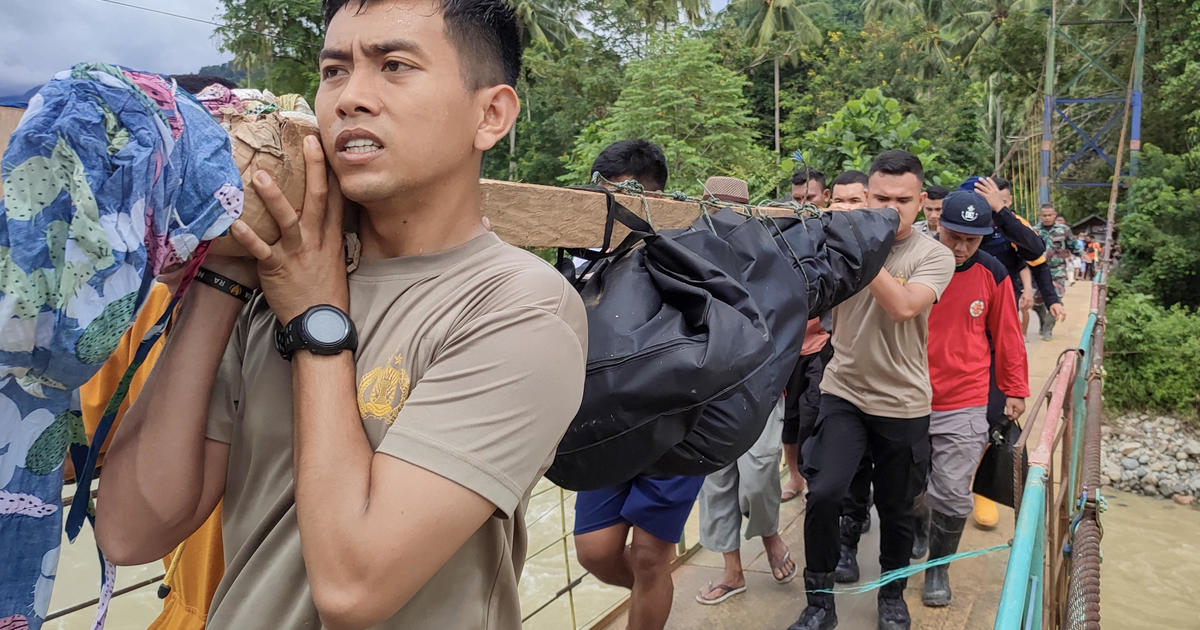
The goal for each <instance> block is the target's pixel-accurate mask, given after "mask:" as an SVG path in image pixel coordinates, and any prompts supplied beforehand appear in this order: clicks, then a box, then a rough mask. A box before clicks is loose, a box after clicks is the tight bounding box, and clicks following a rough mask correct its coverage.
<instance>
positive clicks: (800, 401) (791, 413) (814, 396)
mask: <svg viewBox="0 0 1200 630" xmlns="http://www.w3.org/2000/svg"><path fill="white" fill-rule="evenodd" d="M831 358H833V344H832V343H829V342H825V347H824V348H821V350H820V351H818V352H814V353H813V354H806V355H804V356H802V357H800V360H799V361H797V362H796V367H795V368H794V369H793V370H792V375H791V377H789V378H788V383H787V390H786V392H785V396H784V399H783V443H784V444H803V443H804V441H805V440H807V439H808V437H809V436H810V435H812V432H813V427H814V426H816V424H817V407H818V405H819V404H820V402H821V377H822V376H823V375H824V374H825V365H826V364H827V363H829V359H831ZM799 459H800V468H801V470H803V469H804V458H803V457H799Z"/></svg>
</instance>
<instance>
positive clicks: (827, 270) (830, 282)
mask: <svg viewBox="0 0 1200 630" xmlns="http://www.w3.org/2000/svg"><path fill="white" fill-rule="evenodd" d="M899 223H900V216H899V214H897V213H896V212H895V211H894V210H854V211H848V212H825V213H821V214H819V215H818V216H814V217H806V218H802V217H784V218H773V217H768V216H763V217H758V218H749V217H746V216H744V215H741V214H738V213H736V212H734V211H733V210H730V209H728V208H726V209H723V210H720V211H718V212H717V213H715V214H713V215H712V216H711V217H709V218H704V217H701V218H700V219H699V220H697V221H696V222H695V223H694V224H693V226H692V234H700V233H704V232H706V231H709V230H711V231H714V232H715V233H716V234H717V235H718V236H720V237H721V239H722V240H723V241H724V242H725V244H726V245H727V246H729V248H731V249H732V250H733V251H734V254H735V255H736V257H737V259H738V260H739V261H740V262H741V268H740V269H739V270H736V271H737V273H738V275H739V276H740V277H741V281H742V285H743V286H745V287H746V290H747V291H749V292H750V295H751V297H753V298H754V300H755V302H756V303H757V304H758V307H759V310H760V311H761V312H762V313H763V316H764V318H765V320H766V322H767V326H768V329H769V330H770V331H771V340H772V345H773V353H772V356H771V358H770V359H769V360H768V361H767V363H766V364H764V365H763V367H762V368H760V369H759V370H758V371H756V372H755V373H754V374H752V375H751V376H750V378H748V379H746V380H745V381H744V382H743V383H742V384H740V385H738V386H737V387H736V388H734V389H733V390H732V391H731V392H730V394H729V395H728V396H726V397H724V398H721V399H719V400H715V401H713V402H711V403H709V404H707V405H705V406H704V410H703V412H702V413H701V415H700V418H699V419H698V420H697V422H696V424H695V426H693V427H692V430H691V431H690V432H689V433H688V435H687V436H686V437H685V438H684V439H683V441H681V442H680V443H679V444H677V445H675V446H673V447H672V448H671V449H670V450H669V451H667V453H666V454H665V455H664V456H663V457H662V458H661V459H659V460H658V461H657V462H655V464H654V465H653V466H652V467H651V468H649V469H648V470H647V471H646V472H647V473H648V474H654V475H706V474H709V473H712V472H715V471H717V470H720V469H721V468H724V467H725V466H728V465H729V464H732V463H733V462H734V461H736V460H737V458H738V457H740V456H741V455H742V454H743V453H745V452H746V451H747V450H749V449H750V447H751V446H753V445H754V442H755V441H757V440H758V437H759V435H760V434H761V433H762V431H763V428H764V427H765V426H766V422H767V418H768V417H769V416H770V413H771V410H772V409H773V408H774V407H775V404H776V402H777V401H778V399H779V397H780V396H781V395H782V394H783V390H784V387H785V386H786V384H787V379H788V377H789V376H790V375H791V373H792V370H793V368H794V367H795V365H796V362H797V361H798V360H799V358H800V348H801V346H802V345H803V343H804V332H805V330H806V328H807V326H808V319H809V316H806V315H810V316H817V315H819V314H821V313H824V312H827V311H828V310H829V309H831V308H833V307H834V306H836V305H837V304H839V303H841V302H842V301H844V300H846V299H847V298H849V297H850V296H852V295H854V294H855V293H857V292H858V291H860V290H861V289H863V288H864V287H866V285H867V284H868V283H870V281H871V280H872V279H873V278H874V277H875V276H876V274H878V273H879V270H880V269H881V268H882V267H883V263H884V261H885V260H886V259H887V255H888V252H889V251H890V250H891V246H892V242H893V241H894V239H895V234H896V228H897V227H898V226H899ZM689 236H690V235H689V234H685V235H682V236H680V237H679V242H680V243H682V244H684V245H685V246H688V247H690V248H692V249H693V250H694V251H697V253H700V254H702V255H704V256H705V257H708V258H712V259H714V260H722V259H725V258H726V257H725V256H724V255H722V256H717V255H716V253H717V252H716V250H714V249H713V247H714V245H713V243H712V242H711V241H710V240H707V239H696V238H689ZM721 253H722V254H724V252H723V250H722V252H721ZM727 270H729V271H731V272H733V271H735V270H731V269H727ZM810 300H815V301H816V302H817V307H816V308H814V307H812V306H810Z"/></svg>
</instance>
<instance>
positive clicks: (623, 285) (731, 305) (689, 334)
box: [546, 191, 774, 490]
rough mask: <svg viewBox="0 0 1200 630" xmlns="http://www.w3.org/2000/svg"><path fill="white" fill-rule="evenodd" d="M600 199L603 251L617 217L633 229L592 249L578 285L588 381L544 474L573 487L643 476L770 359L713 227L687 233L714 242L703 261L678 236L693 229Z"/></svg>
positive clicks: (749, 301) (763, 329) (759, 323)
mask: <svg viewBox="0 0 1200 630" xmlns="http://www.w3.org/2000/svg"><path fill="white" fill-rule="evenodd" d="M602 192H603V191H602ZM606 194H608V199H609V214H608V219H607V220H608V225H607V226H606V229H605V241H606V243H605V245H606V247H605V248H604V249H605V250H607V245H608V243H607V241H608V239H609V236H610V235H611V233H612V224H613V222H619V223H621V224H623V225H625V226H626V227H628V228H629V229H630V230H631V234H630V235H629V237H628V238H626V239H625V241H624V242H623V243H622V244H621V245H620V246H619V247H617V248H616V250H615V251H613V252H611V253H601V254H598V255H597V254H595V253H591V254H587V255H590V256H593V257H601V256H603V257H606V259H605V260H603V261H601V262H599V263H597V264H595V265H593V268H592V269H590V270H589V272H588V274H587V276H586V277H587V279H586V280H584V281H582V282H577V283H576V287H577V288H578V289H579V290H580V294H581V296H582V298H583V302H584V305H585V306H586V308H587V314H588V357H587V376H586V381H585V386H584V392H583V401H582V403H581V405H580V408H579V412H578V413H577V414H576V416H575V418H574V419H573V420H572V422H571V424H570V426H569V427H568V428H567V431H566V434H565V435H564V436H563V439H562V441H561V442H560V443H559V446H558V451H557V454H556V455H555V459H554V463H553V464H552V465H551V467H550V469H549V470H548V471H547V472H546V476H547V477H548V478H549V479H550V480H551V481H553V482H555V483H556V484H558V485H560V486H562V487H564V488H567V489H571V490H591V489H596V488H602V487H606V486H610V485H614V484H618V483H622V482H624V481H628V480H629V479H631V478H633V477H634V476H636V475H638V474H640V473H642V472H644V471H646V470H647V469H648V468H649V467H650V466H651V465H652V464H654V463H655V462H656V461H658V460H659V459H660V458H661V457H662V455H663V454H664V453H665V452H666V451H667V450H669V449H671V448H672V447H674V446H675V445H677V444H679V443H680V442H682V441H683V440H684V438H685V437H686V436H687V435H688V433H689V432H690V431H691V430H692V428H693V427H694V425H695V424H696V421H697V420H698V419H699V416H700V413H701V411H702V410H703V408H704V406H705V405H706V404H707V403H709V402H711V401H713V400H715V399H718V398H721V397H724V396H727V395H728V394H729V393H730V392H731V391H732V390H733V389H734V388H736V387H737V386H738V385H740V384H741V383H743V382H744V381H745V380H746V379H748V378H750V376H751V375H752V374H754V373H755V372H756V371H757V370H758V369H759V368H760V367H762V365H763V364H764V363H766V362H767V360H768V359H770V358H771V356H772V354H773V352H774V347H773V345H772V343H771V337H770V332H769V330H768V328H767V324H766V321H765V319H764V317H763V315H762V313H761V312H760V311H759V309H758V306H757V304H756V303H755V301H754V299H753V298H752V297H751V296H750V294H749V293H748V292H747V291H746V289H745V288H744V287H743V286H742V283H741V281H740V278H739V277H737V275H736V270H737V269H738V268H739V265H740V263H739V261H738V260H737V258H736V256H734V254H733V252H732V250H731V249H730V248H729V247H728V246H727V245H725V244H724V242H723V241H721V240H720V239H719V238H718V237H717V236H716V235H715V234H713V233H712V232H705V233H704V234H699V235H692V236H689V237H688V238H689V239H692V240H695V241H703V240H705V239H710V240H711V241H712V244H713V247H711V248H707V249H706V248H703V247H700V248H699V249H700V250H703V251H709V253H710V255H708V256H702V255H700V254H698V253H697V250H695V249H692V248H689V247H685V246H683V245H682V244H681V243H680V242H679V241H678V238H679V237H680V236H682V235H683V234H685V233H687V232H688V231H685V230H671V231H664V232H662V233H656V232H655V231H654V229H653V228H652V227H651V226H650V225H649V224H648V223H646V222H645V221H643V220H642V219H641V218H639V217H637V216H636V215H634V214H633V213H631V212H629V210H628V209H626V208H624V207H623V206H621V205H620V204H619V203H616V202H615V200H614V199H613V197H612V195H611V194H610V193H606ZM639 244H640V247H639V246H638V245H639ZM710 250H711V251H710ZM580 253H583V252H580ZM564 266H565V265H564ZM730 270H732V271H734V273H731V272H730Z"/></svg>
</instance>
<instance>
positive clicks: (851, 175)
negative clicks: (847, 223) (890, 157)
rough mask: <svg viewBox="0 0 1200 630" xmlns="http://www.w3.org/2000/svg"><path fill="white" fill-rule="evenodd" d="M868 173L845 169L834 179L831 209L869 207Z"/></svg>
mask: <svg viewBox="0 0 1200 630" xmlns="http://www.w3.org/2000/svg"><path fill="white" fill-rule="evenodd" d="M867 181H868V179H867V174H866V173H864V172H862V171H855V170H849V171H844V172H842V173H841V174H839V175H838V176H837V178H835V179H834V180H833V194H832V197H833V198H832V200H831V201H830V203H829V207H830V209H831V210H854V209H856V208H866V207H867Z"/></svg>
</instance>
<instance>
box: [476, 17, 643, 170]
mask: <svg viewBox="0 0 1200 630" xmlns="http://www.w3.org/2000/svg"><path fill="white" fill-rule="evenodd" d="M620 90H621V59H620V58H619V57H618V56H617V55H616V53H613V52H612V51H610V50H607V49H606V48H605V46H604V45H603V42H600V41H598V40H594V39H576V40H573V41H571V42H568V43H567V44H565V45H564V46H563V47H562V48H561V49H555V48H552V47H551V46H549V45H548V44H538V43H535V44H534V45H533V46H531V47H530V48H529V49H527V50H526V51H525V70H524V72H523V74H522V77H521V79H520V81H519V82H518V84H517V94H518V95H519V96H520V97H521V115H520V116H519V117H518V119H517V133H516V153H515V155H514V156H513V157H514V159H515V161H516V173H515V174H514V175H515V177H514V179H516V180H519V181H525V182H529V183H533V184H546V185H554V184H556V183H557V182H558V178H559V177H561V176H562V175H563V174H565V173H566V167H565V165H564V161H565V159H566V157H567V156H568V154H569V153H570V152H571V147H572V145H573V144H574V142H575V136H576V135H578V134H579V132H580V131H581V130H582V129H583V128H584V127H586V126H587V125H588V124H590V123H592V122H593V121H595V120H596V119H598V118H601V117H603V116H606V115H607V114H608V110H609V107H611V105H612V103H613V102H614V101H616V100H617V96H618V95H619V94H620ZM483 175H484V177H490V178H493V179H509V143H508V142H507V141H504V140H501V141H500V142H499V143H497V145H496V147H495V148H493V149H492V150H491V151H488V152H487V154H486V155H485V156H484V162H483Z"/></svg>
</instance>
